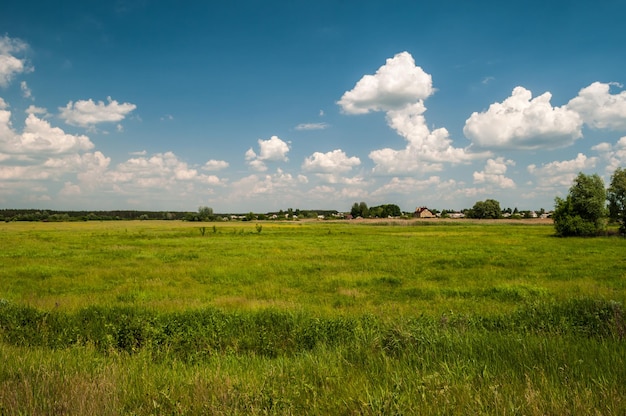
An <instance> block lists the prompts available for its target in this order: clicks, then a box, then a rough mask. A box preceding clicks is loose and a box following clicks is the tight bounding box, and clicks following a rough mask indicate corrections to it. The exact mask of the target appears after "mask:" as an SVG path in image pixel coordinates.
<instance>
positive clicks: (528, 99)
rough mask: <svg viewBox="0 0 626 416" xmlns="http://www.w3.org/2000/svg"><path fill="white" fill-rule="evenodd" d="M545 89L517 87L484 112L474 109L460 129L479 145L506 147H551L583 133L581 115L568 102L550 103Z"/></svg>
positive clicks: (565, 143) (561, 144) (570, 141)
mask: <svg viewBox="0 0 626 416" xmlns="http://www.w3.org/2000/svg"><path fill="white" fill-rule="evenodd" d="M551 98H552V95H551V94H550V93H549V92H546V93H544V94H542V95H540V96H538V97H535V98H532V93H531V92H530V91H529V90H527V89H525V88H523V87H516V88H515V89H513V92H512V94H511V96H510V97H509V98H507V99H506V100H504V101H503V102H502V103H493V104H491V105H490V106H489V109H488V110H487V111H485V112H481V113H477V112H474V113H472V115H471V116H470V117H469V118H468V119H467V120H466V121H465V127H464V128H463V133H464V134H465V136H466V137H467V138H469V139H470V140H472V142H473V143H474V144H476V145H478V146H481V147H486V148H508V149H527V150H531V149H554V148H559V147H564V146H568V145H570V144H572V143H573V142H574V141H575V140H576V139H579V138H581V137H582V132H581V128H582V119H581V117H580V116H579V115H578V113H577V112H575V111H573V110H571V109H570V108H568V106H562V107H553V106H552V105H551V104H550V99H551Z"/></svg>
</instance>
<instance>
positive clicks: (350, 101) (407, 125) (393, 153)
mask: <svg viewBox="0 0 626 416" xmlns="http://www.w3.org/2000/svg"><path fill="white" fill-rule="evenodd" d="M434 91H435V90H434V88H433V86H432V77H431V76H430V74H427V73H426V72H424V70H423V69H422V68H420V67H418V66H416V65H415V61H414V60H413V57H412V56H411V54H409V53H408V52H402V53H400V54H397V55H396V56H394V57H393V58H390V59H387V61H386V63H385V65H383V66H381V67H380V68H379V69H378V71H376V73H375V74H374V75H365V76H363V78H361V79H360V80H359V81H358V82H357V83H356V85H355V87H354V88H353V89H352V90H350V91H347V92H346V93H345V94H344V95H343V96H342V97H341V100H339V101H338V102H337V104H339V105H340V106H341V108H342V111H343V112H344V113H348V114H364V113H368V112H370V111H384V112H385V113H386V119H387V123H388V125H389V127H391V128H392V129H394V130H395V131H396V132H397V133H398V134H399V135H400V136H402V137H403V138H404V139H405V140H406V141H407V144H406V147H405V148H404V149H400V150H397V149H391V148H384V149H377V150H374V151H372V152H370V154H369V157H370V159H372V160H373V161H374V163H375V164H376V166H375V167H374V171H375V172H378V173H382V174H410V173H413V172H432V171H440V170H442V169H443V164H444V163H452V164H456V163H464V162H468V161H470V160H474V159H480V158H485V157H488V156H490V153H489V152H483V153H471V152H469V151H468V150H467V149H462V148H456V147H454V146H453V141H452V139H451V138H450V136H449V133H448V130H446V129H445V128H438V129H435V130H433V131H431V130H430V129H429V128H428V126H427V124H426V120H425V118H424V115H423V113H424V112H425V111H426V107H425V105H424V100H425V99H426V98H428V97H429V96H431V95H432V94H433V93H434Z"/></svg>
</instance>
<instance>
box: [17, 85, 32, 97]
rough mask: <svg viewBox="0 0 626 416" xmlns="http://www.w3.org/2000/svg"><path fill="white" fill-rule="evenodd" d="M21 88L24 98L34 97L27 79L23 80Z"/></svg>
mask: <svg viewBox="0 0 626 416" xmlns="http://www.w3.org/2000/svg"><path fill="white" fill-rule="evenodd" d="M20 89H21V90H22V95H23V96H24V98H31V97H32V95H33V93H32V91H31V90H30V88H28V84H27V83H26V81H22V82H21V83H20Z"/></svg>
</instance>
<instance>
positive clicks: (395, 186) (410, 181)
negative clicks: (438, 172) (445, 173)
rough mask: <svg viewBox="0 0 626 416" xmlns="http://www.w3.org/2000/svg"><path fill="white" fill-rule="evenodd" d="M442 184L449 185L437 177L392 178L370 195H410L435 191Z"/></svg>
mask: <svg viewBox="0 0 626 416" xmlns="http://www.w3.org/2000/svg"><path fill="white" fill-rule="evenodd" d="M453 182H454V181H453ZM442 184H444V186H445V185H449V183H446V181H442V180H441V178H440V177H439V176H430V177H429V178H427V179H416V178H411V177H408V178H398V177H393V178H391V180H389V182H387V183H386V184H385V185H383V186H381V187H380V188H378V189H377V190H375V191H374V192H373V193H372V195H374V196H376V195H387V194H393V193H399V194H410V193H414V192H416V191H425V190H433V189H437V188H439V187H440V186H441V185H442Z"/></svg>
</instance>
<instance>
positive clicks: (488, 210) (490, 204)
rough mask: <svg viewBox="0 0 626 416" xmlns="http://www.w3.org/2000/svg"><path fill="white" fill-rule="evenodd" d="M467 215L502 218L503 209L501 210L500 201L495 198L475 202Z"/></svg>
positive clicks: (470, 216)
mask: <svg viewBox="0 0 626 416" xmlns="http://www.w3.org/2000/svg"><path fill="white" fill-rule="evenodd" d="M467 217H469V218H479V219H486V218H494V219H495V218H501V217H502V211H501V210H500V203H499V202H498V201H496V200H495V199H487V200H485V201H478V202H476V203H475V204H474V206H473V207H472V209H471V210H469V212H468V215H467Z"/></svg>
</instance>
